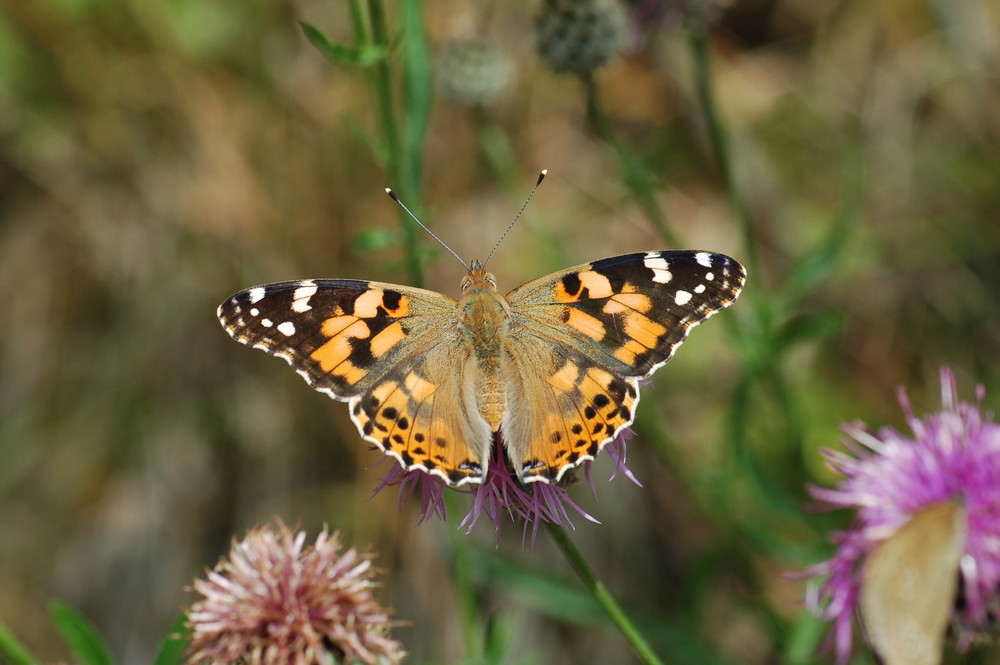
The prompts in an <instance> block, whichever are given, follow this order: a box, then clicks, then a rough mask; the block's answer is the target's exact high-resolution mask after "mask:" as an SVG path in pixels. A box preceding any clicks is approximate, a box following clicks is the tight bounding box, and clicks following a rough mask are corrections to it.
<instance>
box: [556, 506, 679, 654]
mask: <svg viewBox="0 0 1000 665" xmlns="http://www.w3.org/2000/svg"><path fill="white" fill-rule="evenodd" d="M545 526H546V527H547V528H548V530H549V533H550V534H551V535H552V540H554V541H555V542H556V545H558V546H559V549H560V550H562V553H563V556H565V557H566V561H568V562H569V565H570V566H571V567H572V568H573V571H574V572H575V573H576V574H577V576H578V577H579V578H580V581H582V582H583V585H584V586H585V587H586V588H587V591H589V592H590V593H591V595H593V596H594V599H595V600H597V603H598V604H599V605H600V606H601V607H602V608H603V609H604V611H605V612H607V613H608V616H609V617H611V620H612V621H613V622H614V624H615V626H617V627H618V630H620V631H621V633H622V635H624V636H625V639H626V640H628V643H629V644H630V645H632V648H633V649H635V652H636V654H637V655H638V656H639V659H640V660H641V661H642V662H644V663H646V665H663V661H661V660H660V658H659V656H657V655H656V654H655V653H654V652H653V649H652V647H650V646H649V643H648V642H647V641H646V639H645V638H644V637H643V636H642V635H640V634H639V631H638V630H637V629H636V627H635V626H634V625H632V622H631V621H630V620H629V618H628V615H627V614H625V610H623V609H622V607H621V605H619V604H618V601H616V600H615V599H614V597H613V596H612V595H611V593H610V592H609V591H608V589H607V587H605V586H604V583H603V582H601V580H599V579H598V578H597V575H596V574H594V570H593V568H591V567H590V564H588V563H587V560H586V559H585V558H584V556H583V553H582V552H581V551H580V548H578V547H577V546H576V544H575V543H574V542H573V541H572V540H570V537H569V534H567V533H566V529H565V528H563V527H561V526H559V525H557V524H553V523H552V522H546V523H545Z"/></svg>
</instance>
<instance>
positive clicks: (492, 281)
mask: <svg viewBox="0 0 1000 665" xmlns="http://www.w3.org/2000/svg"><path fill="white" fill-rule="evenodd" d="M486 283H487V284H489V285H490V286H492V287H493V288H494V289H495V288H497V281H496V280H495V279H493V275H487V276H486Z"/></svg>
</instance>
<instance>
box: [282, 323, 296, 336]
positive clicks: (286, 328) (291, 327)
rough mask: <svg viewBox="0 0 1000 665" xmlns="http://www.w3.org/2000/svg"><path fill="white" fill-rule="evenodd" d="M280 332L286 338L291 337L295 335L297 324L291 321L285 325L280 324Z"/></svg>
mask: <svg viewBox="0 0 1000 665" xmlns="http://www.w3.org/2000/svg"><path fill="white" fill-rule="evenodd" d="M278 332H280V333H281V334H283V335H285V336H286V337H291V336H292V335H294V334H295V324H294V323H292V322H291V321H285V322H284V323H279V324H278Z"/></svg>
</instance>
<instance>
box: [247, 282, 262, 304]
mask: <svg viewBox="0 0 1000 665" xmlns="http://www.w3.org/2000/svg"><path fill="white" fill-rule="evenodd" d="M263 299H264V287H263V286H258V287H257V288H254V289H250V304H251V305H253V304H255V303H259V302H260V301H261V300H263Z"/></svg>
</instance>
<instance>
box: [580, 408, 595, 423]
mask: <svg viewBox="0 0 1000 665" xmlns="http://www.w3.org/2000/svg"><path fill="white" fill-rule="evenodd" d="M583 416H584V417H585V418H586V419H587V420H593V419H594V418H596V417H597V411H595V410H594V407H592V406H588V407H587V408H585V409H584V410H583Z"/></svg>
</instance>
